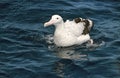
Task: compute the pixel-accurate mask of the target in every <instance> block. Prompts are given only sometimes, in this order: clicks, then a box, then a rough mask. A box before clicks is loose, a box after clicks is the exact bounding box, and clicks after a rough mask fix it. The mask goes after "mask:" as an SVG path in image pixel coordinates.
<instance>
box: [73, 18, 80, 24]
mask: <svg viewBox="0 0 120 78" xmlns="http://www.w3.org/2000/svg"><path fill="white" fill-rule="evenodd" d="M74 21H75V23H79V22H81V21H82V19H80V18H75V19H74Z"/></svg>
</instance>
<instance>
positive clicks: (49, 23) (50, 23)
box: [44, 20, 54, 27]
mask: <svg viewBox="0 0 120 78" xmlns="http://www.w3.org/2000/svg"><path fill="white" fill-rule="evenodd" d="M53 23H54V20H50V21H48V22H46V23H44V27H47V26H50V25H53Z"/></svg>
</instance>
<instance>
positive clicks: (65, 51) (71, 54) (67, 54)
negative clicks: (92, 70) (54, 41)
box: [55, 47, 87, 60]
mask: <svg viewBox="0 0 120 78" xmlns="http://www.w3.org/2000/svg"><path fill="white" fill-rule="evenodd" d="M55 54H56V55H57V56H58V57H60V58H64V59H71V60H87V54H82V52H80V51H76V50H75V48H74V47H68V48H57V49H56V51H55Z"/></svg>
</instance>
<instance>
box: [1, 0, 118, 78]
mask: <svg viewBox="0 0 120 78" xmlns="http://www.w3.org/2000/svg"><path fill="white" fill-rule="evenodd" d="M53 14H60V15H61V16H62V17H63V18H64V20H66V19H73V18H76V17H82V18H90V19H92V20H93V21H94V24H95V25H94V28H93V30H92V31H91V33H90V34H91V37H92V38H93V39H94V41H95V43H96V44H98V45H99V44H100V43H101V42H102V41H104V43H105V44H104V45H102V46H98V47H89V48H88V47H85V46H79V47H78V46H76V47H75V46H73V47H69V48H55V47H54V45H53V44H48V42H47V40H46V36H49V35H51V34H53V32H54V27H52V26H51V27H49V28H44V27H43V23H44V22H46V21H48V20H49V19H50V17H51V16H52V15H53ZM0 78H120V1H119V0H69V1H67V0H0Z"/></svg>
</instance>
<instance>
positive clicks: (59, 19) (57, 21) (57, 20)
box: [44, 15, 63, 27]
mask: <svg viewBox="0 0 120 78" xmlns="http://www.w3.org/2000/svg"><path fill="white" fill-rule="evenodd" d="M62 22H63V19H62V17H61V16H60V15H53V16H52V17H51V19H50V20H49V21H48V22H46V23H44V27H47V26H50V25H55V26H57V25H59V24H61V23H62Z"/></svg>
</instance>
